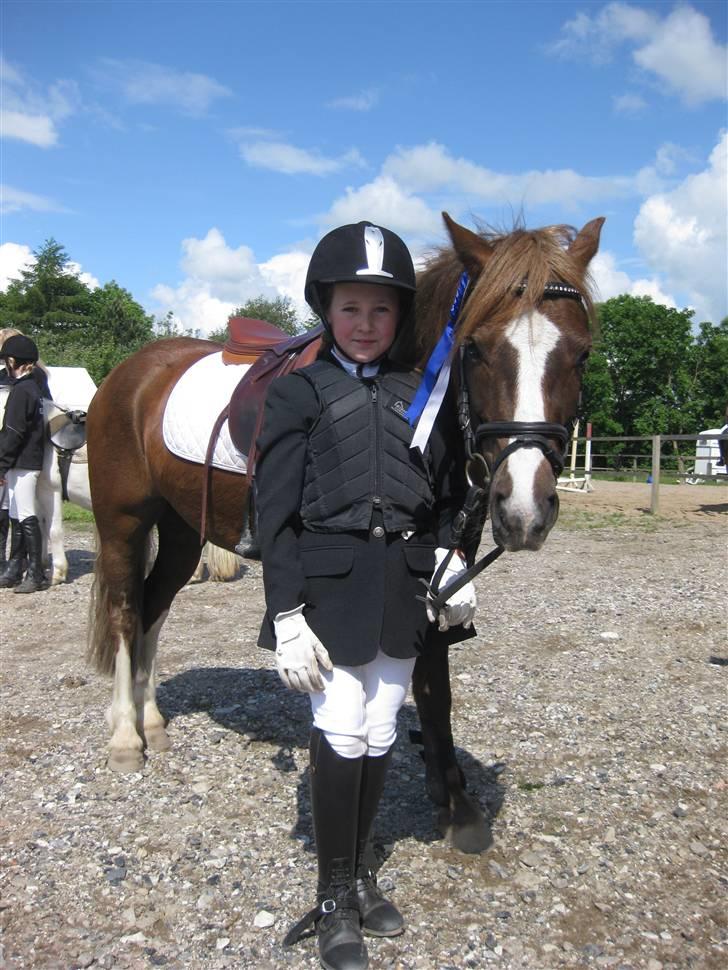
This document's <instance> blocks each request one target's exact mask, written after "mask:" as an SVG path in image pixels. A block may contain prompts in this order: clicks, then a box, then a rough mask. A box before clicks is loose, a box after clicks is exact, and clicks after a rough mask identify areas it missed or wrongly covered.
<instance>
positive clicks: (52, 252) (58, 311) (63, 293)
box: [0, 238, 91, 337]
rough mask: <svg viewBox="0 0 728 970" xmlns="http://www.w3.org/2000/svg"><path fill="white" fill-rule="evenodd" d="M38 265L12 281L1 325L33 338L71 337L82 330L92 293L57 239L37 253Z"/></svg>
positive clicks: (3, 304)
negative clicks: (11, 327) (48, 335)
mask: <svg viewBox="0 0 728 970" xmlns="http://www.w3.org/2000/svg"><path fill="white" fill-rule="evenodd" d="M33 256H34V257H35V262H34V263H33V264H32V265H31V266H30V268H28V269H24V270H21V271H20V277H19V278H18V279H15V280H12V281H11V283H10V285H9V287H8V290H7V293H5V294H4V298H3V300H2V302H1V303H0V322H2V325H3V326H14V327H17V328H18V329H19V330H22V331H23V333H27V334H29V335H31V336H33V337H36V336H40V335H41V334H43V333H45V334H57V335H59V336H62V335H64V334H68V333H70V332H72V331H74V330H75V329H77V328H78V327H82V326H83V324H84V322H85V321H86V320H87V319H88V316H89V311H90V303H89V301H90V297H91V291H90V290H89V288H88V287H87V286H86V284H85V283H83V282H81V280H80V279H79V278H78V277H77V276H76V275H75V274H74V273H73V272H72V271H71V270H70V268H69V263H70V259H69V256H68V254H67V253H66V250H65V249H64V248H63V246H62V245H61V244H60V243H58V242H56V240H55V239H53V238H51V239H47V240H46V241H45V242H44V243H43V245H42V246H41V247H40V249H37V250H35V251H34V253H33Z"/></svg>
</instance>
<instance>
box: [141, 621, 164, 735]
mask: <svg viewBox="0 0 728 970" xmlns="http://www.w3.org/2000/svg"><path fill="white" fill-rule="evenodd" d="M168 614H169V610H165V611H164V613H162V615H161V616H160V617H159V619H158V620H157V622H156V623H154V624H153V625H152V626H151V627H150V628H149V630H148V631H147V632H146V633H145V634H144V657H145V658H146V666H147V669H146V670H140V671H139V673H138V674H137V680H136V683H135V684H134V699H135V702H136V710H137V716H138V719H139V720H138V728H139V732H140V733H141V734H143V735H144V738H145V740H146V742H147V745H148V746H149V747H150V748H153V749H154V750H155V751H162V750H165V749H166V748H168V747H169V738H168V737H167V732H166V730H165V727H164V718H163V717H162V715H161V713H160V711H159V708H158V707H157V643H158V641H159V634H160V631H161V629H162V626H163V625H164V621H165V620H166V619H167V616H168Z"/></svg>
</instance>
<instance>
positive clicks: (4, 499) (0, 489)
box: [0, 483, 10, 509]
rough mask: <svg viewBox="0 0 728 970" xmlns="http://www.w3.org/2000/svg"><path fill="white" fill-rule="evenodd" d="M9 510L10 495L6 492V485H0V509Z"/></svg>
mask: <svg viewBox="0 0 728 970" xmlns="http://www.w3.org/2000/svg"><path fill="white" fill-rule="evenodd" d="M9 508H10V494H9V492H8V486H7V483H6V484H5V485H0V509H9Z"/></svg>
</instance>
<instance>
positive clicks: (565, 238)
mask: <svg viewBox="0 0 728 970" xmlns="http://www.w3.org/2000/svg"><path fill="white" fill-rule="evenodd" d="M576 234H577V231H576V229H574V228H573V227H572V226H562V225H559V226H547V227H546V228H543V229H530V230H527V229H525V228H523V227H521V226H517V227H516V228H514V229H513V230H512V231H511V232H502V231H497V230H495V229H492V228H489V227H485V228H481V229H480V230H479V231H478V233H477V235H478V236H479V237H480V238H481V239H482V240H483V241H484V242H485V243H486V244H487V245H488V246H489V247H491V250H492V255H491V257H490V259H489V261H488V264H487V266H486V268H485V269H484V270H483V272H482V273H480V274H479V276H478V278H477V280H476V281H475V284H474V285H473V284H472V283H471V286H470V291H469V293H468V296H467V301H466V303H465V307H464V309H463V313H462V317H461V319H460V322H459V324H458V329H457V334H458V341H459V342H462V341H463V340H465V339H467V337H469V336H470V335H471V334H472V333H473V331H474V330H475V329H476V328H477V327H478V326H480V325H481V324H482V323H483V321H484V320H487V321H488V328H489V330H491V329H495V330H498V329H503V328H504V327H505V326H506V325H507V324H508V323H509V321H511V320H512V319H513V318H514V317H515V316H516V315H517V314H521V313H523V312H524V311H529V310H532V309H536V308H537V307H538V306H539V304H540V303H541V301H542V299H543V293H544V289H545V286H546V284H547V283H550V282H560V283H565V284H567V285H568V286H573V287H575V288H576V289H578V290H579V292H580V293H581V294H582V296H583V299H584V305H585V308H586V312H587V315H588V317H589V320H590V321H593V318H594V306H593V297H592V289H593V286H592V282H591V278H590V277H589V274H588V273H586V274H585V273H583V272H582V269H581V266H580V265H579V264H578V263H577V262H576V261H575V260H574V258H573V257H572V256H570V255H569V252H568V247H569V245H570V244H571V242H572V241H573V240H574V238H575V236H576ZM462 271H463V266H462V263H461V261H460V258H459V257H458V255H457V253H456V252H455V250H454V249H453V248H452V246H448V247H443V248H442V249H439V250H437V251H435V253H434V254H433V255H432V256H431V257H430V258H429V259H428V260H427V261H426V263H425V267H424V269H423V270H422V271H421V272H420V273H419V274H418V278H417V298H416V299H417V329H418V338H419V339H418V343H419V345H420V346H419V349H420V350H421V349H423V348H424V347H427V346H432V344H433V342H434V339H436V335H438V334H439V333H440V332H441V331H442V328H443V326H444V324H445V321H446V320H447V317H448V313H449V311H450V306H451V304H452V300H453V298H454V296H455V290H456V287H457V282H458V279H459V277H460V274H461V273H462ZM523 283H525V290H524V291H523V292H522V293H521V294H520V295H519V293H518V289H519V287H520V286H521V285H522V284H523ZM433 338H434V339H433Z"/></svg>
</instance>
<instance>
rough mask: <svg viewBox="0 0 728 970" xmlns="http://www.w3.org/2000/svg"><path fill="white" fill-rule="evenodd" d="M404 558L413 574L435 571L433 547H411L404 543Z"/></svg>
mask: <svg viewBox="0 0 728 970" xmlns="http://www.w3.org/2000/svg"><path fill="white" fill-rule="evenodd" d="M403 549H404V558H405V561H406V563H407V566H408V567H409V569H410V570H411V571H412V572H413V573H432V572H434V569H435V547H434V546H426V545H422V544H419V545H413V544H412V543H409V542H406V543H405V544H404V546H403Z"/></svg>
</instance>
